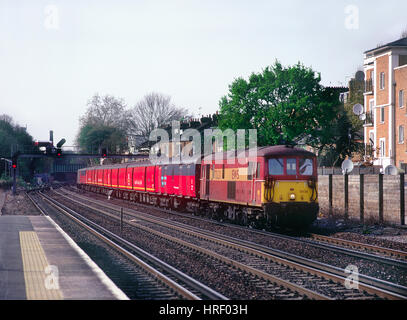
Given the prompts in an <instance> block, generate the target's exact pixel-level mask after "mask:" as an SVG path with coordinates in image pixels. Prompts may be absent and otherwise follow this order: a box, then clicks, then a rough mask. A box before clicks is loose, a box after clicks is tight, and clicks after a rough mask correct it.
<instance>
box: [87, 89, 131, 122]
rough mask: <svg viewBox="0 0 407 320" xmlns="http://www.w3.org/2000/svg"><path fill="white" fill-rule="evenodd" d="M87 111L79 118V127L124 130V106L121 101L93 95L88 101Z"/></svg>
mask: <svg viewBox="0 0 407 320" xmlns="http://www.w3.org/2000/svg"><path fill="white" fill-rule="evenodd" d="M87 105H88V109H87V110H86V113H85V115H84V116H83V117H81V118H80V122H81V125H82V126H83V125H102V126H111V127H116V128H118V129H122V130H126V128H127V125H128V123H127V118H126V104H125V102H124V100H123V99H120V98H116V97H113V96H110V95H105V96H103V97H101V96H100V95H99V94H95V95H94V96H93V97H92V98H91V99H90V100H89V101H88V104H87Z"/></svg>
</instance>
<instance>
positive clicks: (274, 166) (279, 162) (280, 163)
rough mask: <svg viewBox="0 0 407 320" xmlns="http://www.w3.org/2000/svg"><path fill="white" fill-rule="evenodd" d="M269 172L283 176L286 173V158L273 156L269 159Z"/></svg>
mask: <svg viewBox="0 0 407 320" xmlns="http://www.w3.org/2000/svg"><path fill="white" fill-rule="evenodd" d="M269 174H270V175H272V176H281V175H283V174H284V160H283V159H276V158H272V159H269Z"/></svg>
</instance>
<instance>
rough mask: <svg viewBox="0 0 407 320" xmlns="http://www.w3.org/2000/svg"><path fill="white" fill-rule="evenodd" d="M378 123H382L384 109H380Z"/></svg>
mask: <svg viewBox="0 0 407 320" xmlns="http://www.w3.org/2000/svg"><path fill="white" fill-rule="evenodd" d="M380 122H381V123H383V122H384V107H381V108H380Z"/></svg>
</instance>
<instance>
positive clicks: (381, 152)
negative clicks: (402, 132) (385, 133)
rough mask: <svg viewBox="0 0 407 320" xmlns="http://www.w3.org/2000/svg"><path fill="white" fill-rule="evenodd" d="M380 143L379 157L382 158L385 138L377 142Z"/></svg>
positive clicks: (384, 153)
mask: <svg viewBox="0 0 407 320" xmlns="http://www.w3.org/2000/svg"><path fill="white" fill-rule="evenodd" d="M379 143H380V157H381V158H384V157H385V156H386V149H385V148H386V139H385V138H381V139H380V140H379Z"/></svg>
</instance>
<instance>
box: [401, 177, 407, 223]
mask: <svg viewBox="0 0 407 320" xmlns="http://www.w3.org/2000/svg"><path fill="white" fill-rule="evenodd" d="M404 199H405V194H404V173H401V174H400V224H401V225H402V226H404V225H405V220H404V218H405V210H406V208H405V202H404Z"/></svg>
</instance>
